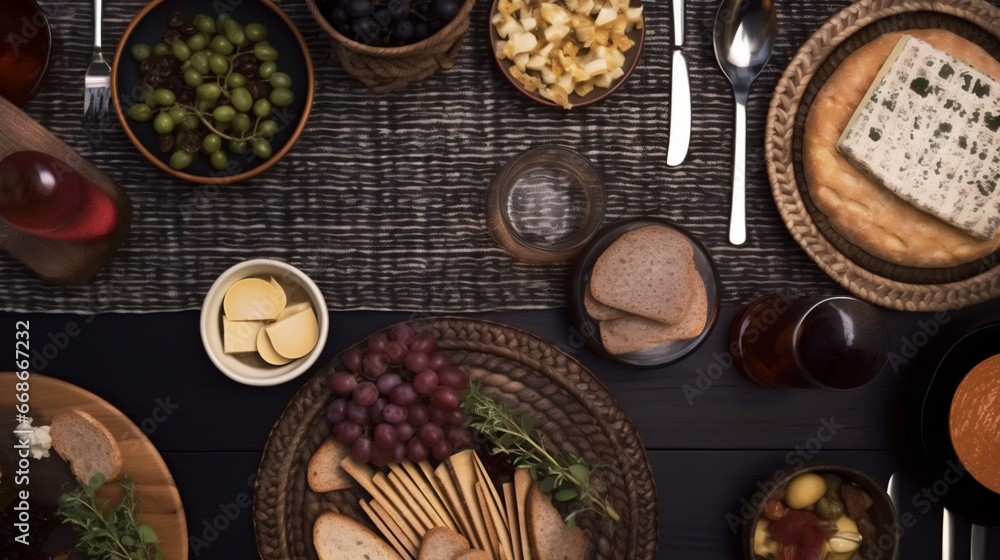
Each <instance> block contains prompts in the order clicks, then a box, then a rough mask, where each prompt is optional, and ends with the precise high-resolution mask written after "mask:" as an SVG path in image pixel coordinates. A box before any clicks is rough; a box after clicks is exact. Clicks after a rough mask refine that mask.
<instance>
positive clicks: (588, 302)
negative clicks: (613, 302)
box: [583, 284, 630, 321]
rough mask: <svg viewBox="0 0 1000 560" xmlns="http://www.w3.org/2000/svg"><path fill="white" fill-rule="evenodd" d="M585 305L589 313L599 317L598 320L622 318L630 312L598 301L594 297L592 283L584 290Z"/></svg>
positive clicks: (595, 317)
mask: <svg viewBox="0 0 1000 560" xmlns="http://www.w3.org/2000/svg"><path fill="white" fill-rule="evenodd" d="M583 307H584V308H585V309H586V310H587V313H588V314H589V315H590V316H591V317H593V318H594V319H597V320H598V321H607V320H608V319H621V318H622V317H627V316H628V315H630V313H628V312H626V311H622V310H621V309H615V308H614V307H611V306H609V305H604V304H603V303H601V302H599V301H597V298H595V297H594V293H593V292H591V291H590V284H587V289H586V290H584V292H583Z"/></svg>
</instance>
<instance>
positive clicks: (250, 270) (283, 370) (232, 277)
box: [201, 259, 330, 386]
mask: <svg viewBox="0 0 1000 560" xmlns="http://www.w3.org/2000/svg"><path fill="white" fill-rule="evenodd" d="M252 277H257V278H263V279H265V280H266V279H268V278H274V279H275V280H276V281H277V282H278V283H279V284H281V287H282V288H284V290H285V293H286V294H287V296H288V303H289V304H293V303H298V302H302V301H308V302H310V303H311V304H312V308H313V311H315V313H316V319H317V321H318V322H319V340H318V341H317V342H316V347H315V348H313V349H312V351H311V352H309V353H308V354H306V355H305V356H303V357H301V358H298V359H296V360H292V361H291V362H289V363H287V364H285V365H283V366H273V365H270V364H268V363H267V362H265V361H264V360H263V359H262V358H261V357H260V356H258V355H256V354H254V353H241V354H226V353H224V352H223V350H222V301H223V299H224V298H225V297H226V292H227V291H228V290H229V288H230V287H232V285H233V284H235V283H236V282H237V281H239V280H242V279H244V278H252ZM329 332H330V318H329V314H328V313H327V308H326V300H325V299H324V298H323V294H322V292H320V291H319V288H318V287H317V286H316V283H315V282H313V281H312V280H311V279H310V278H309V277H308V276H306V275H305V274H304V273H303V272H302V271H301V270H299V269H297V268H295V267H294V266H292V265H289V264H286V263H283V262H281V261H276V260H270V259H254V260H249V261H245V262H241V263H239V264H237V265H235V266H233V267H231V268H230V269H229V270H227V271H225V272H223V273H222V274H221V275H220V276H219V278H218V279H217V280H216V281H215V283H214V284H212V287H211V288H210V289H209V290H208V294H207V295H206V296H205V302H204V303H203V304H202V307H201V341H202V343H203V344H204V345H205V352H207V353H208V357H209V358H211V360H212V362H213V363H214V364H215V365H216V366H217V367H218V368H219V370H221V371H222V373H224V374H226V375H227V376H228V377H230V378H231V379H233V380H235V381H239V382H240V383H245V384H247V385H261V386H263V385H277V384H279V383H284V382H286V381H290V380H292V379H294V378H296V377H298V376H299V375H302V374H303V373H304V372H305V371H306V370H308V369H309V368H310V366H312V365H313V364H314V363H316V360H317V359H318V358H319V355H320V354H321V353H322V352H323V347H324V346H325V345H326V337H327V334H328V333H329Z"/></svg>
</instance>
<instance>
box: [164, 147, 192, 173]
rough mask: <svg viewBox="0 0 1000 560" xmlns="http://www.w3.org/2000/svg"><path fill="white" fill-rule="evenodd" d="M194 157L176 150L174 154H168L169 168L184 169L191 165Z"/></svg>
mask: <svg viewBox="0 0 1000 560" xmlns="http://www.w3.org/2000/svg"><path fill="white" fill-rule="evenodd" d="M193 159H194V156H193V155H191V154H189V153H187V152H185V151H184V150H177V151H176V152H174V153H172V154H170V167H172V168H174V169H184V168H185V167H187V166H189V165H191V161H192V160H193Z"/></svg>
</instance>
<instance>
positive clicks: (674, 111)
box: [667, 0, 691, 166]
mask: <svg viewBox="0 0 1000 560" xmlns="http://www.w3.org/2000/svg"><path fill="white" fill-rule="evenodd" d="M673 16H674V48H673V57H672V59H671V62H670V68H671V69H670V140H669V142H668V146H667V165H670V166H676V165H680V164H681V163H682V162H683V161H684V158H685V157H686V156H687V151H688V144H689V143H690V141H691V85H690V82H689V80H688V68H687V60H685V59H684V54H683V53H682V52H681V47H682V46H683V45H684V0H673Z"/></svg>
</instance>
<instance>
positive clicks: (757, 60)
mask: <svg viewBox="0 0 1000 560" xmlns="http://www.w3.org/2000/svg"><path fill="white" fill-rule="evenodd" d="M777 31H778V24H777V12H776V11H775V9H774V0H723V2H722V5H721V6H719V13H718V16H717V17H716V19H715V33H714V39H713V43H714V45H715V59H716V60H717V61H718V62H719V67H720V68H722V73H723V74H725V75H726V77H727V78H729V81H730V82H732V84H733V93H735V95H736V140H735V142H734V144H735V155H734V158H733V206H732V212H731V213H730V217H729V242H730V243H732V244H733V245H740V244H742V243H743V242H744V241H746V239H747V226H746V166H747V153H746V152H747V98H748V97H749V96H750V84H751V83H753V81H754V79H755V78H756V77H757V75H758V74H760V71H761V70H762V69H763V68H764V65H765V64H767V59H768V58H770V56H771V51H772V50H774V38H775V35H777Z"/></svg>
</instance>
